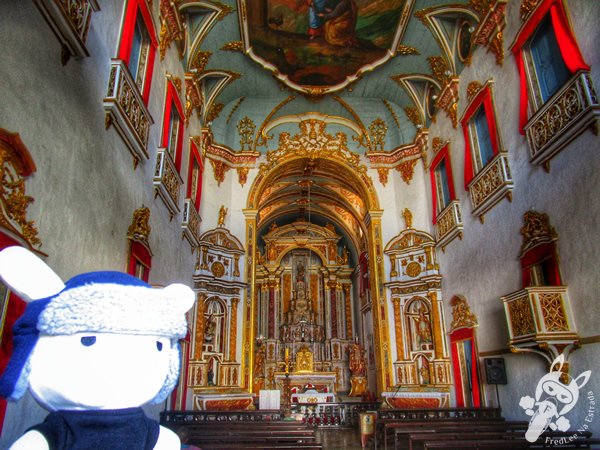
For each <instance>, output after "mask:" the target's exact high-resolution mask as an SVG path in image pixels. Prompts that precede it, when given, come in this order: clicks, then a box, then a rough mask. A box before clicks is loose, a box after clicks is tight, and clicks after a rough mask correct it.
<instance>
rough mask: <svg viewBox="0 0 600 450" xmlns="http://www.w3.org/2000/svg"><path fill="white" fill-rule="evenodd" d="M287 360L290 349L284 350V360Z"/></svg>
mask: <svg viewBox="0 0 600 450" xmlns="http://www.w3.org/2000/svg"><path fill="white" fill-rule="evenodd" d="M288 359H290V349H289V348H286V349H285V360H286V361H287V360H288Z"/></svg>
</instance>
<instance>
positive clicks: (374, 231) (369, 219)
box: [365, 210, 393, 392]
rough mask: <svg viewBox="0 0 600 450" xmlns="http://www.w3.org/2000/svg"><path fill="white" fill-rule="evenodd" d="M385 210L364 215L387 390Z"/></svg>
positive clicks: (381, 387)
mask: <svg viewBox="0 0 600 450" xmlns="http://www.w3.org/2000/svg"><path fill="white" fill-rule="evenodd" d="M382 214H383V211H382V210H371V211H369V212H368V214H367V216H366V217H365V224H366V225H367V230H368V237H369V253H370V255H369V256H370V257H369V264H370V270H369V272H370V281H371V298H372V301H373V329H374V333H373V335H374V339H375V342H374V344H375V360H376V364H377V369H378V370H377V378H376V379H377V391H378V392H384V391H385V390H387V389H388V388H389V387H390V386H391V385H392V373H393V372H392V362H391V360H390V355H389V348H390V335H389V330H388V326H389V322H388V318H387V305H386V301H385V291H384V289H383V283H384V281H385V276H384V267H383V254H382V251H383V248H382V244H381V216H382Z"/></svg>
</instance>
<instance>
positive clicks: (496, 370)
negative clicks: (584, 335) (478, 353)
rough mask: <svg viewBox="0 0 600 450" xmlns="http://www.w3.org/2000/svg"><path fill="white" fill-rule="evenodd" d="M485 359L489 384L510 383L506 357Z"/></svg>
mask: <svg viewBox="0 0 600 450" xmlns="http://www.w3.org/2000/svg"><path fill="white" fill-rule="evenodd" d="M484 361H485V377H486V382H487V384H508V380H507V379H506V368H505V367H504V358H486V359H485V360H484Z"/></svg>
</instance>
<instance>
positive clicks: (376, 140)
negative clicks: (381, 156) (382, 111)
mask: <svg viewBox="0 0 600 450" xmlns="http://www.w3.org/2000/svg"><path fill="white" fill-rule="evenodd" d="M369 131H370V134H369V136H370V138H371V145H372V148H373V150H374V151H377V150H379V151H384V150H383V146H384V144H385V136H386V134H387V131H388V126H387V124H386V123H385V121H384V120H382V119H381V118H377V119H375V120H373V122H371V125H369Z"/></svg>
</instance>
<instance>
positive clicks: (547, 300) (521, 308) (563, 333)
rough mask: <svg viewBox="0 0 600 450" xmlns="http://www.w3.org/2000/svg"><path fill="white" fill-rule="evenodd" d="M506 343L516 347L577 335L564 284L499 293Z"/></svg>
mask: <svg viewBox="0 0 600 450" xmlns="http://www.w3.org/2000/svg"><path fill="white" fill-rule="evenodd" d="M502 302H503V303H504V313H505V315H506V320H507V322H508V332H509V337H510V341H509V344H510V345H511V346H512V347H515V348H517V349H523V348H528V347H536V346H537V347H545V346H547V345H557V344H571V343H573V342H574V341H576V340H577V339H578V336H577V332H576V331H575V325H574V322H573V315H572V312H571V305H570V303H569V296H568V294H567V287H566V286H538V287H527V288H525V289H523V290H521V291H517V292H513V293H512V294H509V295H506V296H504V297H502Z"/></svg>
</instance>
